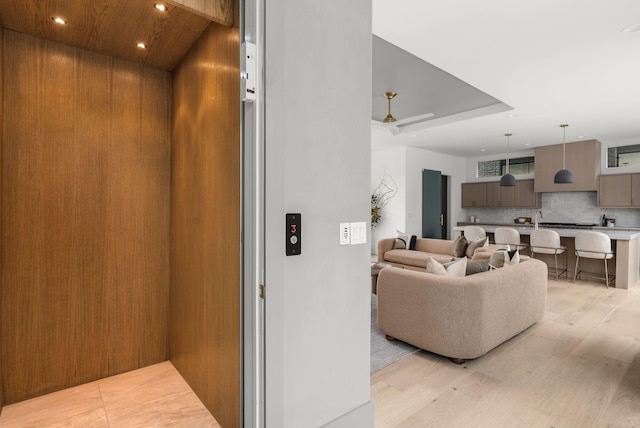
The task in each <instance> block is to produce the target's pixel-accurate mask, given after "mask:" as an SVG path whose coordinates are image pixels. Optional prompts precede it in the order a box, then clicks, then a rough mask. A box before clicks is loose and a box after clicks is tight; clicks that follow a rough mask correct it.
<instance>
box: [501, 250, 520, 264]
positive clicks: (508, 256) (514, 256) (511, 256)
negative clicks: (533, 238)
mask: <svg viewBox="0 0 640 428" xmlns="http://www.w3.org/2000/svg"><path fill="white" fill-rule="evenodd" d="M504 253H505V254H504V264H505V265H517V264H518V263H520V253H519V252H518V250H511V251H509V250H507V251H505V252H504Z"/></svg>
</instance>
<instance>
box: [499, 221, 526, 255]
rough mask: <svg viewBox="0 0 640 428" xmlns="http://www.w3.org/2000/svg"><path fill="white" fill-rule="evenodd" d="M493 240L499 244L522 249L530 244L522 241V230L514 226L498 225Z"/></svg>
mask: <svg viewBox="0 0 640 428" xmlns="http://www.w3.org/2000/svg"><path fill="white" fill-rule="evenodd" d="M493 240H494V241H495V243H496V244H498V245H508V246H509V247H510V248H513V249H515V250H522V249H524V248H527V247H528V245H527V244H525V243H523V242H521V241H520V232H518V231H517V230H516V229H514V228H512V227H496V230H495V232H494V233H493Z"/></svg>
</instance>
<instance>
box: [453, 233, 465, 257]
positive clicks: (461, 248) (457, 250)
mask: <svg viewBox="0 0 640 428" xmlns="http://www.w3.org/2000/svg"><path fill="white" fill-rule="evenodd" d="M468 245H469V242H468V241H467V238H465V237H464V235H460V236H458V237H457V238H456V240H455V241H453V248H452V249H451V255H452V256H453V257H464V256H465V255H466V252H467V246H468Z"/></svg>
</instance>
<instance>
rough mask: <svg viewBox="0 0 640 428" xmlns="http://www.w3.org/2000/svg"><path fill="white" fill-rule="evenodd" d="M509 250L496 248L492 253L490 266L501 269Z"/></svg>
mask: <svg viewBox="0 0 640 428" xmlns="http://www.w3.org/2000/svg"><path fill="white" fill-rule="evenodd" d="M506 253H507V252H506V251H505V250H496V251H495V252H494V253H493V254H491V258H490V259H489V266H490V267H491V268H492V269H499V268H501V267H502V266H504V259H505V256H504V255H505V254H506Z"/></svg>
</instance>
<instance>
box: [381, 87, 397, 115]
mask: <svg viewBox="0 0 640 428" xmlns="http://www.w3.org/2000/svg"><path fill="white" fill-rule="evenodd" d="M396 95H398V94H396V93H395V92H385V93H384V96H385V98H386V99H387V103H388V107H389V110H388V113H387V117H385V118H384V119H383V120H382V122H383V123H391V122H395V121H396V118H395V117H393V116H392V115H391V99H393V97H395V96H396Z"/></svg>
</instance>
